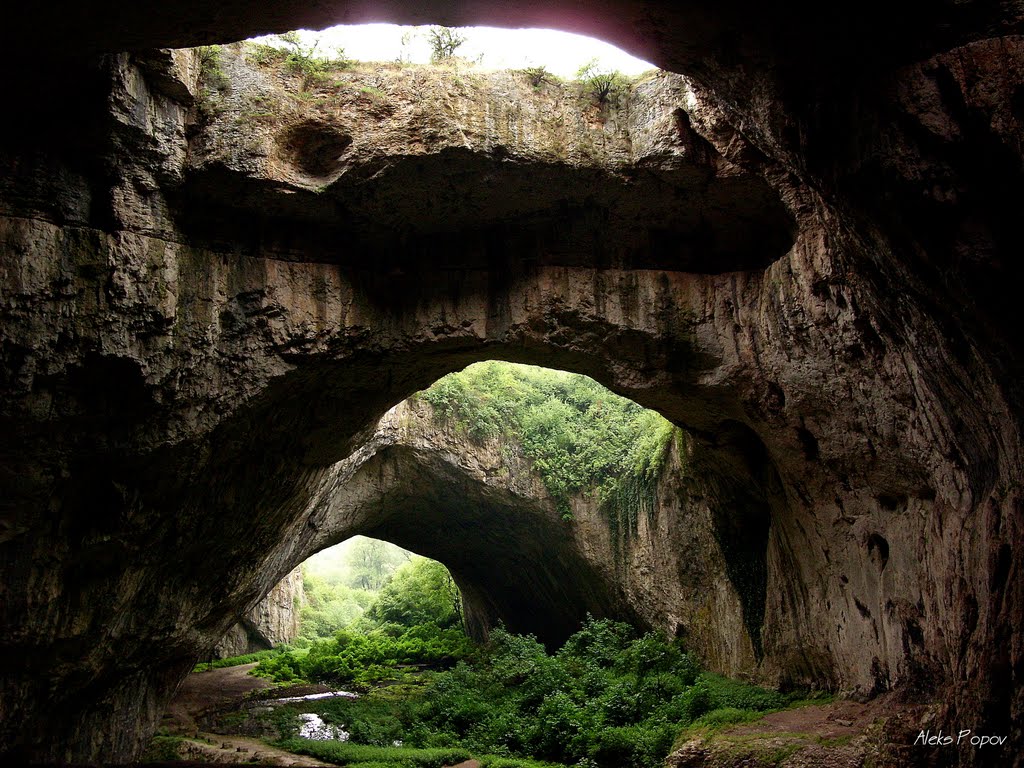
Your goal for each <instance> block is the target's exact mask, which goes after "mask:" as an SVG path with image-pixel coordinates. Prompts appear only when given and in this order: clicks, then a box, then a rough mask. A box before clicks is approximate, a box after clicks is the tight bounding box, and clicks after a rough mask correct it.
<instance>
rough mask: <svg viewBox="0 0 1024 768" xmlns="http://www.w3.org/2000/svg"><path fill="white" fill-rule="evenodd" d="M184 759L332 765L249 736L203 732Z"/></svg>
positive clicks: (187, 744)
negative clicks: (286, 750)
mask: <svg viewBox="0 0 1024 768" xmlns="http://www.w3.org/2000/svg"><path fill="white" fill-rule="evenodd" d="M181 755H182V758H183V759H184V760H194V761H196V762H201V763H220V764H223V763H252V762H257V763H259V764H261V765H281V766H309V767H310V768H319V767H320V766H330V765H332V763H323V762H321V761H319V760H317V759H316V758H314V757H308V756H306V755H293V754H292V753H291V752H285V751H284V750H283V749H278V748H277V747H272V746H270V745H269V744H264V743H263V742H262V741H259V740H258V739H252V738H249V737H248V736H220V735H218V734H214V733H201V734H199V736H198V738H194V739H187V740H186V741H185V744H184V745H183V747H182V749H181Z"/></svg>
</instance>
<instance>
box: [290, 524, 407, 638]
mask: <svg viewBox="0 0 1024 768" xmlns="http://www.w3.org/2000/svg"><path fill="white" fill-rule="evenodd" d="M412 557H413V555H412V553H411V552H408V551H406V550H404V549H402V548H401V547H396V546H395V545H394V544H390V543H388V542H386V541H380V540H378V539H369V538H366V537H364V536H356V537H354V538H352V539H349V540H348V541H346V542H344V543H343V544H340V545H338V546H336V547H331V548H330V549H327V550H324V551H323V552H320V553H318V554H316V555H314V556H313V557H311V558H310V559H309V560H307V561H306V562H305V563H303V566H302V577H303V578H302V583H303V590H304V592H305V602H304V604H303V606H302V614H301V618H302V621H301V623H300V635H299V639H298V640H297V642H296V645H298V646H300V647H304V646H307V645H309V644H310V643H313V642H316V641H318V640H327V639H329V638H331V637H333V636H334V633H335V632H337V631H338V630H339V629H344V628H347V627H352V626H353V625H355V624H356V623H357V622H358V621H359V619H360V618H361V617H362V616H363V614H364V613H365V612H366V610H367V609H368V608H369V607H370V606H371V605H372V604H373V602H374V600H375V599H376V598H377V593H378V591H379V590H380V589H381V587H383V586H384V584H386V583H387V581H388V579H389V578H391V576H392V574H393V573H394V572H395V571H396V570H397V569H398V567H399V566H401V565H402V564H403V563H406V562H409V560H410V559H411V558H412Z"/></svg>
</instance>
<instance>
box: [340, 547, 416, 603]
mask: <svg viewBox="0 0 1024 768" xmlns="http://www.w3.org/2000/svg"><path fill="white" fill-rule="evenodd" d="M408 559H409V554H408V553H407V552H406V551H405V550H404V549H402V548H401V547H396V546H395V545H394V544H389V543H388V542H386V541H380V540H379V539H368V538H365V537H362V536H361V537H359V538H358V539H356V541H354V542H353V543H352V547H351V548H350V549H349V551H348V553H347V554H346V557H345V561H346V565H348V567H349V569H350V571H349V573H350V575H349V584H350V586H352V587H355V588H356V589H366V590H370V591H372V592H376V591H377V590H378V589H380V588H381V587H382V586H384V582H385V581H387V579H388V577H389V576H391V574H392V573H394V571H395V569H396V568H398V566H399V565H401V564H402V563H403V562H405V561H406V560H408Z"/></svg>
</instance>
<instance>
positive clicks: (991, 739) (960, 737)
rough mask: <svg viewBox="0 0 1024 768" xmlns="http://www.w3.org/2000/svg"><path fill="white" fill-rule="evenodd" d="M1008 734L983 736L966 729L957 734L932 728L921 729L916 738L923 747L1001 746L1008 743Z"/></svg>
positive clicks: (915, 741) (917, 742)
mask: <svg viewBox="0 0 1024 768" xmlns="http://www.w3.org/2000/svg"><path fill="white" fill-rule="evenodd" d="M1007 738H1008V737H1007V736H981V735H976V734H975V733H974V731H971V730H969V729H964V730H962V731H960V732H958V733H957V735H956V736H953V735H950V734H944V733H943V732H942V731H941V730H940V731H939V732H938V733H934V734H933V733H932V732H931V731H930V730H928V731H921V732H920V733H919V734H917V738H916V739H914V744H915V745H916V746H923V747H950V746H968V745H970V746H972V747H999V746H1002V745H1003V744H1005V743H1006V739H1007Z"/></svg>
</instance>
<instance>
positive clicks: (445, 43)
mask: <svg viewBox="0 0 1024 768" xmlns="http://www.w3.org/2000/svg"><path fill="white" fill-rule="evenodd" d="M427 42H429V43H430V60H431V61H432V62H433V63H435V64H437V63H439V62H442V61H448V60H450V59H453V58H454V57H455V51H457V50H458V49H459V48H460V47H461V46H462V44H463V43H465V42H466V37H465V36H464V35H461V34H459V31H458V30H457V29H453V28H452V27H431V28H430V29H428V30H427Z"/></svg>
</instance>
